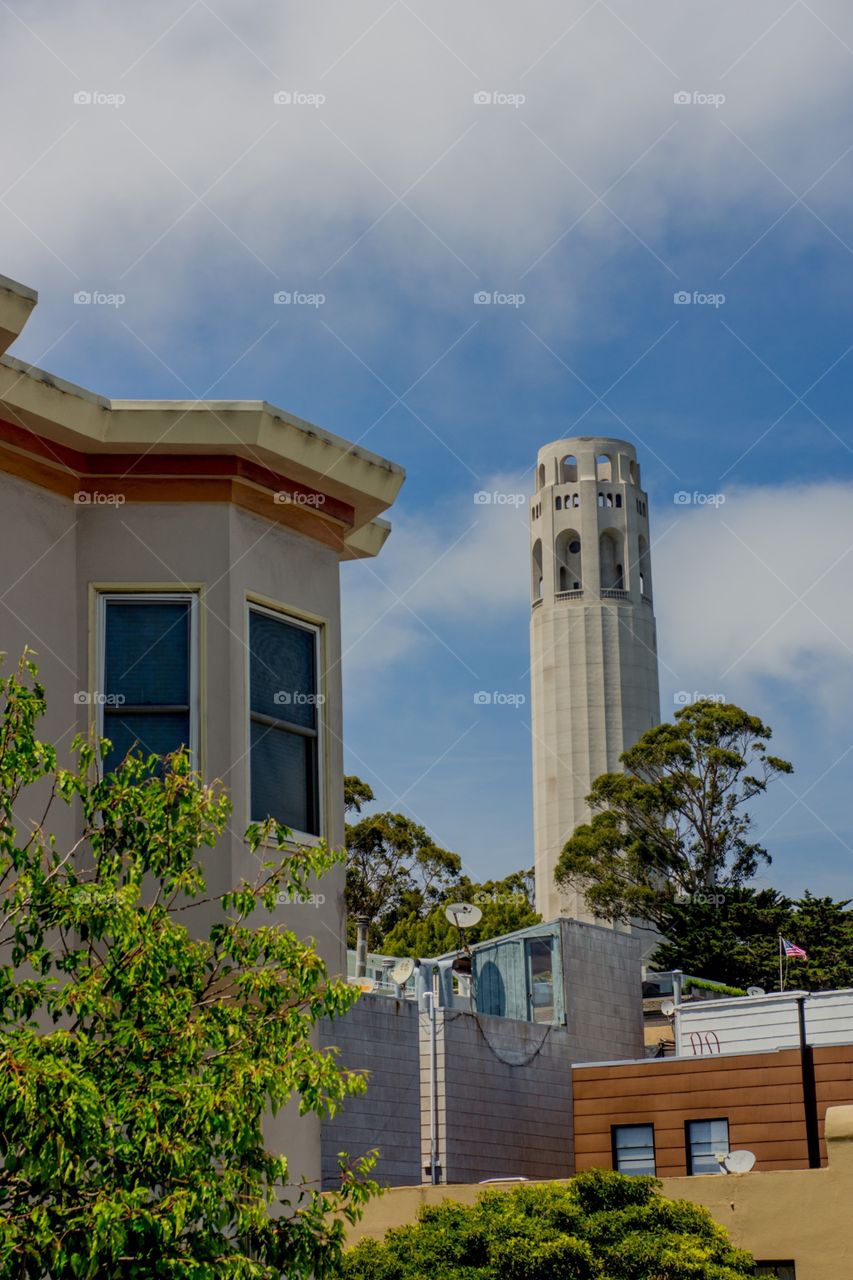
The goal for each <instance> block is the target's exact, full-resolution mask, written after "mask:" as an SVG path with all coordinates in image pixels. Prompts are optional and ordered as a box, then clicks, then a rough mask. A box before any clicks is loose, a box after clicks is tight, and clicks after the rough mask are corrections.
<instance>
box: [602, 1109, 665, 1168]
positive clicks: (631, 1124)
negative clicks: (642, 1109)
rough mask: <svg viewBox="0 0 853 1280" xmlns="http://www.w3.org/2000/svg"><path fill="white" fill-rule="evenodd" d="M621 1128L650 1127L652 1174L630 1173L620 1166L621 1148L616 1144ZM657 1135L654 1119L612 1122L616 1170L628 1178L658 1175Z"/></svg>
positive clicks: (611, 1136)
mask: <svg viewBox="0 0 853 1280" xmlns="http://www.w3.org/2000/svg"><path fill="white" fill-rule="evenodd" d="M620 1129H650V1130H651V1135H652V1143H651V1147H652V1166H653V1168H652V1172H651V1174H640V1173H629V1172H628V1171H627V1170H625V1169H620V1168H619V1149H618V1147H617V1145H616V1134H617V1133H618V1132H619V1130H620ZM656 1138H657V1136H656V1134H655V1125H654V1121H653V1120H631V1121H626V1122H624V1123H623V1124H612V1125H611V1126H610V1158H611V1163H612V1165H613V1168H614V1170H615V1171H616V1172H617V1173H624V1174H625V1176H626V1177H628V1178H641V1177H655V1178H656V1177H657V1169H658V1153H657V1140H656Z"/></svg>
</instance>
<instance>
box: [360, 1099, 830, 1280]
mask: <svg viewBox="0 0 853 1280" xmlns="http://www.w3.org/2000/svg"><path fill="white" fill-rule="evenodd" d="M827 1142H828V1147H829V1166H828V1168H826V1169H802V1170H796V1171H792V1172H786V1173H758V1172H753V1173H747V1174H735V1175H731V1176H727V1177H699V1178H665V1179H664V1182H663V1193H664V1195H665V1196H667V1197H668V1198H669V1199H670V1200H689V1201H691V1202H692V1203H694V1204H701V1205H704V1206H705V1208H706V1209H708V1210H710V1212H711V1214H712V1216H713V1217H714V1218H715V1219H716V1221H717V1222H719V1223H720V1224H721V1225H722V1226H724V1227H725V1228H726V1230H727V1231H729V1233H730V1234H731V1236H732V1239H733V1240H734V1243H735V1244H736V1245H738V1246H739V1247H740V1248H743V1249H748V1250H749V1251H750V1252H751V1253H752V1254H753V1255H754V1256H755V1258H756V1260H757V1261H759V1262H765V1261H766V1262H787V1261H793V1262H794V1263H795V1264H796V1268H797V1280H842V1278H844V1280H846V1277H848V1276H849V1275H850V1274H851V1259H853V1214H851V1212H850V1205H851V1203H853V1107H833V1108H832V1110H831V1111H830V1112H829V1113H828V1114H827ZM505 1189H506V1190H509V1188H505ZM480 1191H481V1188H479V1187H471V1186H467V1187H466V1186H459V1187H453V1188H450V1189H449V1188H447V1187H426V1186H425V1187H417V1188H407V1187H403V1188H400V1190H398V1191H391V1192H389V1193H388V1194H387V1195H385V1196H383V1197H382V1198H381V1199H380V1200H374V1201H373V1202H372V1203H371V1204H370V1205H369V1207H368V1209H367V1212H366V1213H365V1215H364V1217H363V1218H362V1220H361V1221H360V1222H359V1223H356V1224H355V1226H352V1227H349V1228H348V1233H347V1234H348V1239H349V1242H350V1243H351V1244H355V1243H357V1241H358V1240H360V1239H362V1238H363V1237H365V1236H372V1237H376V1238H379V1237H381V1236H383V1235H384V1234H385V1232H386V1231H387V1230H388V1229H389V1228H391V1227H400V1226H404V1225H406V1224H408V1223H413V1222H415V1220H416V1218H417V1214H418V1210H419V1209H420V1207H421V1206H422V1205H427V1204H439V1203H440V1202H441V1201H442V1200H444V1199H447V1198H450V1199H453V1200H456V1201H458V1202H460V1203H461V1204H473V1202H474V1200H475V1199H476V1197H477V1195H479V1194H480ZM448 1192H449V1195H448Z"/></svg>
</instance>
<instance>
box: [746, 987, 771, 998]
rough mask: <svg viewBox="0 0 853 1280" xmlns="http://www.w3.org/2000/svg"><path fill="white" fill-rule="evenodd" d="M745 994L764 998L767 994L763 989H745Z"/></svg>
mask: <svg viewBox="0 0 853 1280" xmlns="http://www.w3.org/2000/svg"><path fill="white" fill-rule="evenodd" d="M746 994H747V995H748V996H766V995H767V992H766V991H765V990H764V988H763V987H747V989H746Z"/></svg>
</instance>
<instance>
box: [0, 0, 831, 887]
mask: <svg viewBox="0 0 853 1280" xmlns="http://www.w3.org/2000/svg"><path fill="white" fill-rule="evenodd" d="M2 22H3V26H4V43H5V44H7V46H8V49H9V57H10V66H11V67H12V71H11V74H10V76H9V77H8V81H7V83H6V84H5V85H4V88H3V94H4V96H5V97H6V98H7V102H6V112H5V118H6V120H7V122H9V121H11V119H12V116H13V114H14V120H15V124H14V125H13V126H12V125H10V124H8V123H7V130H9V132H7V136H6V138H5V139H4V155H5V161H6V163H5V165H4V181H3V190H4V194H3V197H2V202H0V233H2V243H3V246H4V252H3V258H2V262H0V270H2V271H3V272H4V273H5V274H7V275H11V276H13V277H15V278H17V279H21V280H24V281H25V282H26V283H28V284H31V285H33V286H35V287H37V288H38V289H39V290H40V293H41V302H40V305H39V307H38V310H37V312H36V314H35V316H34V317H33V320H32V321H31V323H30V325H29V326H28V328H27V330H26V332H25V335H24V336H23V338H22V339H21V341H20V342H19V343H18V344H17V346H16V348H15V354H16V355H18V356H19V357H20V358H23V359H28V360H31V361H32V362H34V363H36V364H40V365H42V366H44V367H46V368H48V369H50V370H52V371H54V372H56V373H57V374H60V375H62V376H64V377H67V378H70V379H72V380H74V381H78V382H81V383H82V384H83V385H86V386H90V387H92V388H93V389H95V390H98V391H101V392H103V393H104V394H108V395H111V396H115V397H134V398H135V397H143V396H151V397H162V398H172V397H174V398H184V397H185V396H187V395H190V394H192V395H198V396H205V395H210V396H213V397H216V398H250V399H256V398H264V399H267V400H270V401H272V402H274V403H278V404H280V405H282V406H284V407H286V408H287V409H289V410H291V411H293V412H295V413H297V414H300V415H302V416H304V417H306V418H308V419H309V420H312V421H315V422H317V423H320V424H322V425H323V426H325V427H327V428H329V429H330V430H333V431H336V432H338V433H340V434H342V435H344V436H347V437H349V438H351V439H354V440H359V441H361V442H362V443H363V444H364V445H366V446H367V447H369V448H371V449H373V450H375V451H377V452H379V453H382V454H385V455H387V456H388V457H390V458H393V459H394V460H395V461H397V462H399V463H402V464H403V465H404V466H405V467H406V469H407V472H408V479H407V482H406V485H405V487H404V490H403V492H402V495H401V498H400V500H399V502H398V504H397V506H396V509H395V511H394V512H393V519H394V524H395V530H394V534H393V535H392V539H391V540H390V541H389V543H388V545H387V547H386V550H385V552H383V555H382V556H381V557H380V559H379V560H377V561H374V562H367V563H364V564H358V565H350V566H345V567H344V569H343V572H342V578H343V588H344V607H345V642H346V646H347V657H346V661H345V671H344V674H345V692H346V708H347V717H346V736H347V746H348V768H349V769H351V770H352V771H355V772H359V773H360V774H361V775H362V776H364V777H366V778H367V779H368V780H369V781H370V782H371V784H372V785H373V786H374V788H375V790H376V792H377V796H378V799H379V800H380V802H381V803H382V805H383V806H386V805H387V806H388V807H392V808H404V809H406V810H407V811H408V812H410V813H411V814H413V815H414V816H416V817H417V818H418V819H419V820H421V821H422V822H423V823H424V824H425V825H426V826H427V827H428V828H429V829H430V830H431V831H432V832H433V833H434V835H435V837H436V838H437V839H438V840H440V841H441V842H442V843H444V844H446V845H447V846H449V847H452V848H455V849H457V850H458V851H459V852H460V853H461V854H462V855H463V858H464V860H465V865H466V868H467V869H468V870H469V871H470V873H471V874H472V875H475V876H481V877H486V876H489V875H493V874H495V873H498V872H505V871H509V870H511V869H514V868H515V867H518V866H522V865H529V864H530V862H531V861H532V838H531V814H530V750H529V729H528V725H529V720H528V716H527V707H526V705H525V704H522V705H519V706H513V705H502V706H487V707H481V706H476V705H475V704H474V698H473V695H474V693H475V692H476V691H477V690H479V689H487V690H500V691H504V692H508V693H517V694H521V695H525V696H526V695H527V693H528V679H529V677H528V673H527V669H528V631H527V627H528V617H529V602H528V574H527V534H526V527H525V514H524V512H525V508H524V507H521V508H516V507H513V506H508V505H505V506H501V507H497V506H494V505H493V506H490V507H483V506H477V505H475V504H474V501H473V495H474V493H475V492H476V491H478V490H480V489H485V490H489V491H491V490H494V489H499V490H501V491H502V492H508V493H516V492H518V493H527V492H528V490H529V488H530V485H531V468H532V465H533V461H534V459H535V454H536V450H537V448H538V447H539V446H540V445H541V444H543V443H545V442H547V441H549V440H552V439H555V438H558V437H562V436H570V435H573V434H593V433H597V432H600V433H606V434H609V435H615V436H622V437H625V438H627V439H630V440H632V441H633V442H634V443H635V444H636V446H637V449H638V453H639V456H640V459H641V462H642V467H643V478H644V484H645V486H646V488H647V489H648V492H649V495H650V501H651V516H652V529H653V536H654V539H655V544H654V546H653V551H652V554H653V562H654V569H655V581H656V597H657V616H658V628H659V641H660V655H661V692H662V712H663V715H664V716H668V715H670V714H671V713H672V711H673V709H674V705H675V704H674V701H673V698H674V695H675V694H676V693H677V692H678V691H687V692H689V693H691V694H692V693H693V692H703V693H722V694H723V695H724V696H726V697H727V698H729V699H731V700H733V701H738V702H741V703H742V704H743V705H745V706H747V707H748V708H749V709H751V710H753V711H755V712H757V713H758V714H760V715H761V716H762V717H764V718H765V719H766V720H767V721H768V722H769V723H770V724H771V725H772V726H773V727H774V730H775V739H774V745H775V747H776V749H777V750H778V751H779V753H780V754H783V755H786V756H788V758H790V759H791V760H792V761H793V762H794V764H795V767H796V773H795V775H794V777H793V778H792V779H790V780H786V783H784V784H783V783H777V784H776V785H775V787H774V789H773V791H772V792H771V794H770V795H769V796H768V797H767V798H766V800H765V801H764V802H763V803H762V804H761V805H760V806H759V807H757V808H756V811H755V812H756V828H757V831H758V833H759V834H764V833H765V832H766V843H767V845H768V847H769V848H770V850H771V852H772V853H773V855H774V864H775V865H774V867H773V869H772V870H771V872H770V873H769V876H768V878H769V879H770V881H771V882H772V883H775V884H777V885H779V886H780V887H782V888H783V889H785V890H787V891H790V892H799V891H800V890H801V889H803V888H804V887H806V886H808V887H811V888H812V889H814V890H815V891H816V892H824V893H833V894H835V895H837V896H844V895H846V894H848V893H850V892H851V876H850V866H851V856H853V821H851V817H850V807H849V799H848V797H849V791H850V774H851V764H853V732H851V724H853V718H851V716H852V715H853V625H851V623H853V590H851V587H853V501H852V499H853V429H851V423H850V409H849V406H850V403H851V394H850V391H851V385H850V384H851V376H853V324H851V319H853V301H851V300H853V227H851V225H850V219H849V203H850V183H851V175H853V132H852V131H851V126H850V120H851V118H853V116H851V111H850V108H851V97H853V89H851V85H853V77H851V70H853V13H851V11H850V9H849V6H848V5H845V4H844V3H843V0H813V2H812V3H808V4H807V3H802V2H801V0H796V2H795V3H793V4H792V5H791V6H790V7H789V8H785V7H782V6H779V5H778V4H776V3H770V2H765V0H753V3H751V4H750V5H749V6H744V5H743V4H742V3H734V2H729V0H724V2H723V3H715V4H713V5H712V4H710V3H704V2H701V3H700V2H699V0H696V2H694V3H691V4H689V5H685V4H683V3H676V2H675V0H659V2H656V3H655V4H653V5H649V4H645V3H639V2H638V0H632V2H631V3H627V2H623V3H620V2H619V0H607V2H605V0H598V2H590V0H585V2H584V3H566V2H565V0H564V2H562V3H556V0H543V3H541V4H537V6H536V7H535V10H533V11H523V10H522V9H521V7H520V6H518V5H512V4H510V3H508V2H505V0H497V2H490V3H488V4H486V3H485V0H473V2H472V3H471V4H469V5H466V6H465V7H464V9H460V7H459V6H458V4H451V3H449V2H447V3H445V0H432V2H431V3H430V4H429V5H427V4H426V3H417V2H416V0H411V2H409V0H405V2H404V0H397V2H396V3H393V2H392V0H381V2H378V3H374V2H373V0H363V2H362V3H360V4H358V5H347V4H344V3H342V2H341V3H327V2H326V0H318V2H317V3H315V4H313V5H312V6H310V7H306V6H304V5H300V4H296V3H285V4H283V5H281V6H275V11H274V12H273V11H272V6H270V7H269V11H268V12H264V11H262V10H260V9H259V10H256V11H252V12H251V13H248V14H247V13H246V12H244V6H241V5H238V4H237V3H236V2H230V0H229V2H228V3H210V4H208V3H206V0H196V2H195V3H188V4H187V5H186V6H184V5H175V4H166V3H164V2H161V0H155V2H154V3H152V4H150V5H148V6H145V7H144V11H142V12H137V13H123V14H121V15H118V14H117V13H116V12H115V7H114V6H109V5H107V4H106V3H101V2H100V0H69V3H68V4H67V5H65V6H63V9H62V12H61V13H57V11H56V10H55V7H54V6H51V5H48V4H47V3H46V2H45V3H38V2H34V3H29V4H27V5H20V4H19V5H17V6H15V5H13V6H12V8H10V9H8V10H7V11H6V13H5V14H4V16H3V18H2ZM276 93H278V94H285V95H288V94H289V95H290V99H291V100H290V102H283V103H276V102H275V101H274V95H275V94H276ZM81 94H82V95H83V96H84V98H85V95H89V97H90V98H92V99H93V100H92V101H89V102H86V101H83V102H79V101H78V102H75V95H78V96H79V95H81ZM477 94H481V95H482V94H486V95H491V101H490V102H485V103H478V102H477V101H475V96H476V95H477ZM678 95H681V96H682V97H683V96H684V95H686V97H687V99H688V100H687V101H677V100H676V98H677V96H678ZM110 98H112V99H113V101H109V100H104V99H110ZM121 98H123V99H124V101H118V99H121ZM520 98H523V101H520ZM320 99H323V101H320ZM81 290H83V291H90V292H91V291H94V290H100V291H102V292H104V293H108V294H109V293H112V294H118V295H122V296H123V298H124V301H123V302H122V303H121V305H119V306H109V305H97V306H96V305H89V306H81V305H79V304H75V302H74V295H75V293H77V292H79V291H81ZM278 291H285V292H288V293H291V294H295V293H297V292H298V293H301V294H303V295H322V298H323V301H322V302H321V303H319V304H318V305H312V304H311V303H309V302H303V303H293V302H291V304H290V305H276V304H275V303H274V301H273V298H274V294H275V293H276V292H278ZM480 291H486V292H488V293H489V294H493V293H497V294H498V295H501V296H509V297H514V302H492V303H491V304H489V305H488V306H486V305H478V304H476V303H475V301H474V298H475V295H476V294H477V293H478V292H480ZM682 292H684V293H686V294H688V295H689V296H690V298H691V301H690V302H689V303H688V304H683V303H677V302H676V301H675V295H676V294H678V293H682ZM519 295H522V296H523V301H520V299H519ZM694 295H695V299H694ZM709 299H710V300H709ZM314 300H315V302H316V301H317V298H316V296H315V299H314ZM678 492H686V493H688V494H690V495H691V496H692V495H693V494H694V493H698V494H723V495H725V502H724V503H722V504H721V505H716V506H709V505H699V504H697V503H694V502H692V501H691V502H690V503H687V504H680V503H679V504H677V503H676V502H675V501H674V495H675V494H676V493H678Z"/></svg>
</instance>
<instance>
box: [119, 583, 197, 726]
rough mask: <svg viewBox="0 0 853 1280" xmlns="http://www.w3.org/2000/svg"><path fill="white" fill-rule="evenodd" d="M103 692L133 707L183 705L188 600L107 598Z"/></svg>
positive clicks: (185, 700) (187, 691)
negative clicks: (119, 698) (120, 698)
mask: <svg viewBox="0 0 853 1280" xmlns="http://www.w3.org/2000/svg"><path fill="white" fill-rule="evenodd" d="M106 611H107V615H106V661H105V664H104V666H105V676H104V685H105V687H104V689H103V691H102V692H103V693H105V694H108V695H111V696H113V697H115V696H119V697H122V698H124V705H127V706H137V707H140V706H141V707H150V706H158V705H159V706H163V705H164V704H165V705H172V706H174V705H175V704H178V705H188V704H189V700H190V606H189V601H187V600H174V601H171V600H108V601H107V603H106Z"/></svg>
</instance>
